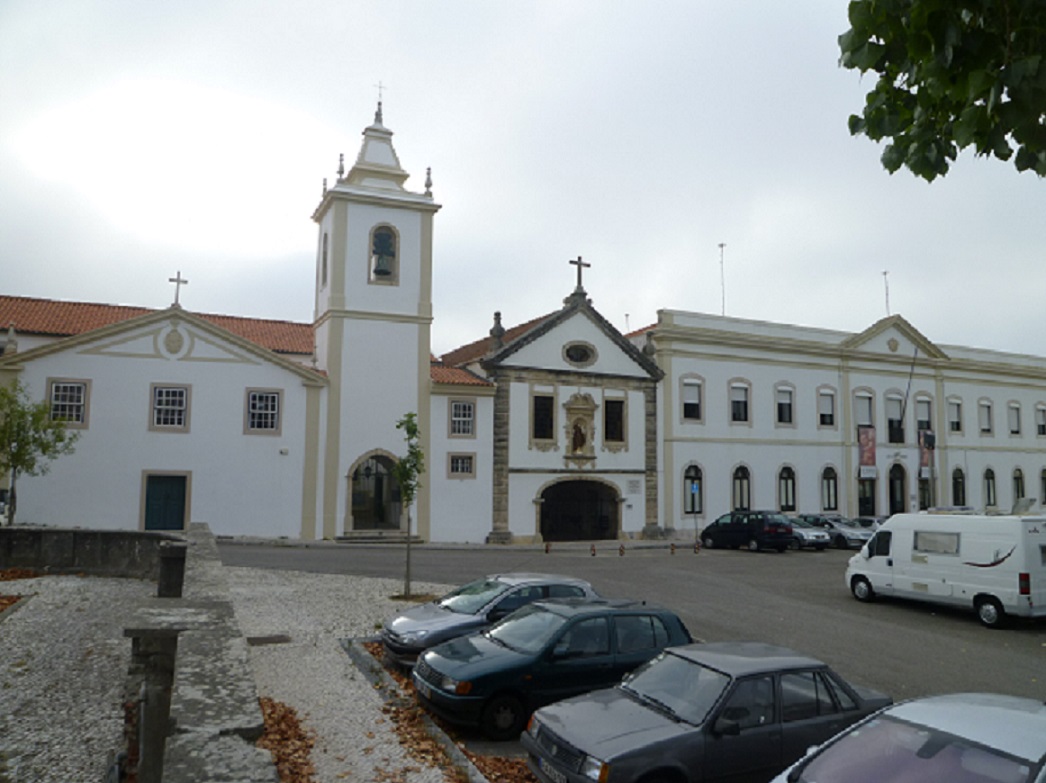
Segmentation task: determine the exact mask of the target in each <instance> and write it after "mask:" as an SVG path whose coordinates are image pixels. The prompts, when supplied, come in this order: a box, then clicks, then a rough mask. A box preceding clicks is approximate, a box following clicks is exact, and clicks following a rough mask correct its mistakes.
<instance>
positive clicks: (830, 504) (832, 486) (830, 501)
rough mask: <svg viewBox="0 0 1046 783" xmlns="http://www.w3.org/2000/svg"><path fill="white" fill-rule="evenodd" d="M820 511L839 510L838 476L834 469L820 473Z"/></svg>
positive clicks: (827, 469)
mask: <svg viewBox="0 0 1046 783" xmlns="http://www.w3.org/2000/svg"><path fill="white" fill-rule="evenodd" d="M821 510H822V511H838V510H839V474H838V473H836V472H835V468H825V469H824V470H823V471H821Z"/></svg>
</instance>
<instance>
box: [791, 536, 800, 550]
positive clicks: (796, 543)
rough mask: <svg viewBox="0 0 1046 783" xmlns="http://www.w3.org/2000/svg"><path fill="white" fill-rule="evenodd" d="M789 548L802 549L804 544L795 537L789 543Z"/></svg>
mask: <svg viewBox="0 0 1046 783" xmlns="http://www.w3.org/2000/svg"><path fill="white" fill-rule="evenodd" d="M788 548H789V549H802V548H803V545H802V544H801V543H800V542H799V539H798V538H793V539H792V543H790V544H789V545H788Z"/></svg>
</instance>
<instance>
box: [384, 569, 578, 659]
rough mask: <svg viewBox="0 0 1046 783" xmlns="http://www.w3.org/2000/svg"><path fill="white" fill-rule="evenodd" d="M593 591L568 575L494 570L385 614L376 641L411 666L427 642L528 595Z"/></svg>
mask: <svg viewBox="0 0 1046 783" xmlns="http://www.w3.org/2000/svg"><path fill="white" fill-rule="evenodd" d="M597 597H598V595H597V593H596V591H595V590H594V589H593V588H592V585H590V584H589V583H588V582H586V581H585V580H584V579H575V578H574V577H572V576H559V575H557V574H532V573H514V574H494V575H492V576H488V577H485V578H483V579H477V580H476V581H474V582H469V583H468V584H466V585H463V586H462V587H459V588H457V589H456V590H452V591H451V592H449V593H447V594H446V595H445V596H443V597H442V598H439V599H437V600H435V601H430V602H429V603H426V604H421V605H420V606H415V607H413V608H411V609H408V610H406V611H405V612H401V613H400V614H398V615H396V616H394V617H390V618H389V619H387V620H386V621H385V624H384V626H383V628H382V630H381V641H382V644H383V645H384V647H385V654H386V656H387V657H388V658H389V659H390V660H391V661H393V662H394V663H397V664H399V665H401V666H413V665H414V662H415V660H417V657H418V655H420V654H421V653H422V652H424V651H425V650H427V649H428V648H429V647H432V646H433V645H436V644H442V643H443V642H445V641H447V640H449V639H453V638H455V637H457V636H464V635H466V634H470V633H475V632H476V631H482V630H483V629H484V628H489V627H490V626H491V625H492V624H493V623H495V622H497V621H498V620H500V619H502V618H503V617H507V616H508V615H509V614H511V613H512V612H514V611H516V610H517V609H519V608H520V607H522V606H526V605H527V604H529V603H531V602H532V601H539V600H543V599H546V598H597Z"/></svg>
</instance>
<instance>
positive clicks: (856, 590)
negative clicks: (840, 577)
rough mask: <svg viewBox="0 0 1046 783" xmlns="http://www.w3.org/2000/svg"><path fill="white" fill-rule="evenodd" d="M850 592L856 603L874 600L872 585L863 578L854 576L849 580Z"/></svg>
mask: <svg viewBox="0 0 1046 783" xmlns="http://www.w3.org/2000/svg"><path fill="white" fill-rule="evenodd" d="M850 592H851V593H853V594H854V598H856V599H857V600H858V601H865V602H868V601H871V600H873V599H874V598H875V591H874V590H873V589H872V583H871V582H869V581H868V580H867V579H865V578H864V577H863V576H855V577H854V578H853V579H851V580H850Z"/></svg>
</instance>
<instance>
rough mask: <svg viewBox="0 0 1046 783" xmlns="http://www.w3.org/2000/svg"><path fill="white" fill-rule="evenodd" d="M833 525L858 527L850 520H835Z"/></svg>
mask: <svg viewBox="0 0 1046 783" xmlns="http://www.w3.org/2000/svg"><path fill="white" fill-rule="evenodd" d="M835 524H837V525H842V526H843V527H860V525H858V524H857V523H856V522H854V521H853V520H852V519H837V520H835Z"/></svg>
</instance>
